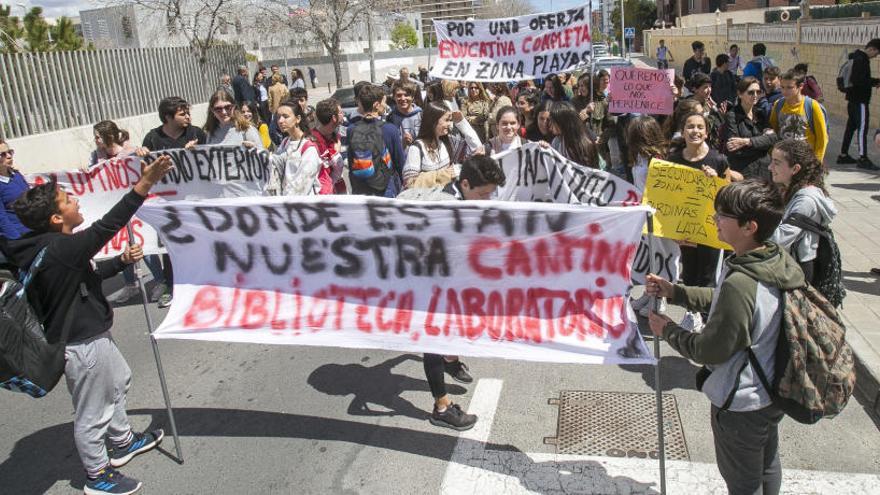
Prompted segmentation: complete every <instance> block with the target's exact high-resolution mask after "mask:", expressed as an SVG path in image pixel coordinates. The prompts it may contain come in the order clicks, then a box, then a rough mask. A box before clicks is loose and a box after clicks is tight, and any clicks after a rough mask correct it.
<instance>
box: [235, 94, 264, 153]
mask: <svg viewBox="0 0 880 495" xmlns="http://www.w3.org/2000/svg"><path fill="white" fill-rule="evenodd" d="M238 111H239V112H241V115H242V117H244V118H245V119H246V120H247V121H248V122H250V124H251V125H252V126H254V127H256V128H257V131H259V133H260V140H261V141H262V143H263V147H264V148H266V149H268V148H269V146H270V145H271V144H272V140H271V139H270V138H269V126H268V125H266V122H265V121H264V120H263V119H262V118H261V115H260V112H258V111H257V104H256V103H254V102H252V101H243V102H241V103H239V104H238Z"/></svg>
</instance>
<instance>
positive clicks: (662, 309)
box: [639, 297, 666, 318]
mask: <svg viewBox="0 0 880 495" xmlns="http://www.w3.org/2000/svg"><path fill="white" fill-rule="evenodd" d="M657 312H658V313H660V314H661V315H662V314H664V313H666V298H665V297H661V298H660V305H659V307H658V308H657ZM639 314H640V315H642V316H644V317H645V318H647V317H648V315H650V314H651V301H650V300H649V301H648V302H647V303H646V304H645V306H644V307H643V308H641V309H639Z"/></svg>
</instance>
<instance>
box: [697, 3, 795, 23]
mask: <svg viewBox="0 0 880 495" xmlns="http://www.w3.org/2000/svg"><path fill="white" fill-rule="evenodd" d="M741 1H742V0H739V1H738V2H737V4H739V2H741ZM754 1H758V0H754ZM731 7H733V5H728V9H730V8H731ZM792 8H794V9H796V8H797V7H792ZM765 10H766V9H755V8H750V9H748V10H737V11H733V12H731V11H729V10H728V12H722V13H721V14H720V15H719V17H718V18H716V17H715V13H714V12H708V13H705V14H691V15H685V16H682V17H681V27H694V26H711V25H713V24H715V22H716V21H717V20H719V19H720V22H721V24H724V23H726V22H727V19H732V20H733V22H734V23H735V24H743V23H746V22H754V23H762V22H764V11H765Z"/></svg>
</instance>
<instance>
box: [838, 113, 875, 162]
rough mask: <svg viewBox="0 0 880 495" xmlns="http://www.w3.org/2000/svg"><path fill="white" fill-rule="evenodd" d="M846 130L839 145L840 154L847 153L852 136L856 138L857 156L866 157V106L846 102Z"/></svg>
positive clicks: (867, 114) (867, 118)
mask: <svg viewBox="0 0 880 495" xmlns="http://www.w3.org/2000/svg"><path fill="white" fill-rule="evenodd" d="M846 114H847V118H846V130H845V131H844V132H843V141H842V142H841V144H840V154H841V155H846V154H848V153H849V145H850V143H852V138H853V136H856V139H857V141H856V142H857V143H858V147H859V156H860V157H861V156H868V122H869V113H868V104H867V103H856V102H852V101H848V102H846Z"/></svg>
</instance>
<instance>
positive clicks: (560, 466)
mask: <svg viewBox="0 0 880 495" xmlns="http://www.w3.org/2000/svg"><path fill="white" fill-rule="evenodd" d="M174 414H175V417H176V419H177V425H178V429H179V433H180V435H181V436H182V437H183V442H184V444H183V448H184V450H186V448H187V445H186V439H187V437H229V438H236V437H240V438H261V437H263V438H297V439H306V440H320V441H335V442H346V443H353V444H359V445H364V446H368V447H372V448H380V449H387V450H393V451H397V452H403V453H407V454H412V455H417V456H422V457H429V458H433V459H438V460H441V461H449V460H450V458H452V457H453V451H454V449H455V447H456V442H459V441H460V442H462V443H461V444H460V445H459V452H461V451H466V452H472V453H474V454H476V455H474V456H470V455H468V456H455V458H461V457H467V460H465V461H461V463H462V464H463V465H467V466H472V467H475V468H480V469H481V470H489V471H497V472H500V473H502V474H505V475H509V476H516V477H517V478H519V481H520V483H521V484H522V485H523V486H524V487H526V488H528V489H530V490H534V491H537V492H538V493H541V492H553V493H558V491H559V490H560V488H559V487H560V485H562V486H569V487H571V489H572V490H573V491H578V490H576V489H575V488H576V487H578V486H580V485H581V484H583V485H585V486H605V487H609V488H611V489H612V490H611V491H610V492H611V493H624V492H625V493H633V494H636V493H646V494H655V493H658V492H657V491H655V490H653V489H651V488H650V486H651V485H650V484H646V483H642V482H639V481H636V480H633V479H631V478H626V477H619V476H618V477H611V476H608V474H607V471H606V470H605V468H604V467H603V466H602V465H601V464H600V463H598V462H593V461H582V462H580V461H574V462H571V461H567V462H534V461H532V459H531V458H530V457H529V456H528V455H527V454H526V453H524V452H522V451H521V450H519V449H517V448H516V447H513V446H511V445H509V444H504V445H502V444H494V443H486V444H483V443H481V442H476V441H473V440H468V439H459V438H458V437H457V436H453V435H451V434H447V433H445V431H444V432H440V431H439V430H438V432H436V433H435V432H424V431H416V430H410V429H406V428H399V427H393V426H382V425H376V424H367V423H359V422H356V421H347V420H340V419H332V418H320V417H316V416H306V415H300V414H286V413H278V412H270V411H249V410H241V409H219V408H193V407H186V408H175V410H174ZM129 415H130V416H133V417H134V416H149V417H150V418H151V422H150V426H149V429H153V428H158V427H166V430H167V425H166V424H165V423H166V413H165V409H133V410H131V411H129ZM172 442H173V440H172V439H171V437H170V435H169V436H167V437H166V439H165V443H164V444H163V446H164V447H165V448H166V449H168V450H173V449H172ZM501 457H503V458H504V461H503V462H501V463H497V464H496V463H493V462H485V460H486V459H495V458H501ZM450 462H456V460H455V459H452V461H450ZM511 466H514V467H513V468H511ZM175 468H176V466H174V465H168V467H167V469H175ZM218 469H219V468H218ZM217 474H218V475H220V474H221V473H219V472H218V473H217ZM156 476H157V477H160V476H161V474H160V473H157V474H156ZM59 480H74V481H73V482H72V484H71V485H72V486H74V487H77V488H81V486H82V482H83V471H82V467H81V465H80V463H79V458H78V456H77V454H76V449H75V448H74V446H73V426H72V423H64V424H60V425H55V426H52V427H49V428H45V429H43V430H40V431H38V432H36V433H33V434H31V435H28V436H26V437H24V438H22V439H21V440H19V441H18V442H16V444H15V447H14V448H13V449H12V452H10V454H9V457H8V458H7V459H6V460H4V461H3V463H2V464H0V486H2V487H3V493H14V494H17V495H19V494H32V493H33V494H36V493H44V492H46V491H47V490H49V489H50V488H51V487H52V486H53V485H55V484H56V483H57V482H58V481H59ZM554 480H555V481H554ZM144 481H145V482H147V483H150V481H151V480H150V479H145V480H144ZM475 481H476V480H475ZM547 483H549V485H548V484H547ZM536 485H537V486H536ZM255 493H257V492H255Z"/></svg>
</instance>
